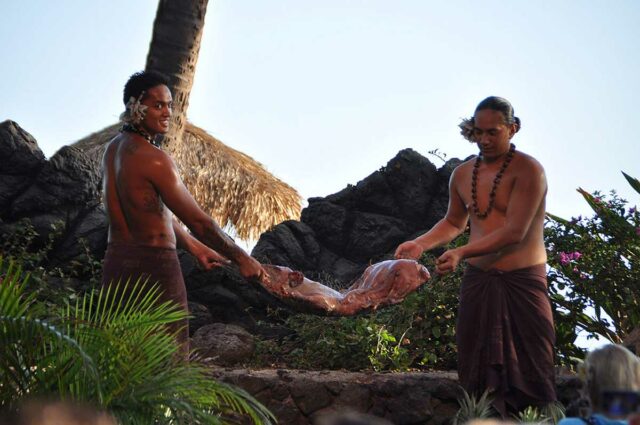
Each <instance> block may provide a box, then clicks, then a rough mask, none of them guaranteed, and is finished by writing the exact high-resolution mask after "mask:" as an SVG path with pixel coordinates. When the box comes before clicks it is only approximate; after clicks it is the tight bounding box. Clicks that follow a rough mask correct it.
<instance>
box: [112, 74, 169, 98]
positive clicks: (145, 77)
mask: <svg viewBox="0 0 640 425" xmlns="http://www.w3.org/2000/svg"><path fill="white" fill-rule="evenodd" d="M159 85H165V86H168V85H169V78H168V77H167V76H166V75H164V74H161V73H159V72H157V71H140V72H136V73H135V74H133V75H132V76H131V77H129V79H128V80H127V83H126V84H125V85H124V93H123V94H124V96H123V98H122V100H123V102H124V104H125V105H126V104H127V102H128V101H129V98H131V97H135V98H137V97H138V96H140V94H141V93H142V92H143V91H147V90H149V89H150V88H152V87H155V86H159Z"/></svg>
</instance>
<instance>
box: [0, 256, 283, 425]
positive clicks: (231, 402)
mask: <svg viewBox="0 0 640 425" xmlns="http://www.w3.org/2000/svg"><path fill="white" fill-rule="evenodd" d="M27 280H28V276H24V275H23V272H22V270H21V269H20V267H19V266H17V265H16V264H15V263H13V262H7V261H4V260H2V259H1V258H0V408H2V409H15V408H19V407H20V405H21V404H22V403H24V402H25V400H26V399H27V398H28V399H32V398H36V399H42V398H50V397H54V398H60V399H64V400H71V401H74V402H82V403H89V404H92V405H93V406H95V408H97V409H101V410H106V411H108V412H110V413H111V414H112V415H113V416H114V417H116V418H117V419H118V421H119V422H120V423H123V424H149V423H157V424H182V423H185V424H187V423H188V424H219V423H231V422H232V420H233V418H235V417H237V415H238V414H241V415H246V416H248V417H249V418H251V420H252V422H253V423H255V424H269V423H272V422H274V418H273V416H272V415H271V414H270V413H269V412H268V411H267V410H266V409H265V408H264V407H263V406H262V405H260V403H258V402H257V401H256V400H255V399H253V398H252V397H251V396H250V395H248V394H247V393H246V392H244V391H242V390H240V389H237V388H233V387H230V386H227V385H225V384H222V383H219V382H216V381H215V380H214V379H212V378H210V377H209V376H207V373H206V369H205V368H204V367H202V366H199V365H197V364H194V363H188V362H186V361H184V360H183V359H182V358H181V356H180V355H179V353H178V351H179V346H178V345H177V343H176V342H175V340H174V338H173V336H172V335H170V334H169V333H168V332H167V330H166V328H165V327H166V325H168V324H170V323H174V322H176V321H180V320H183V319H184V318H185V315H186V313H185V312H184V311H182V310H181V309H180V308H179V307H178V306H176V305H174V304H172V303H168V302H167V303H159V301H158V291H157V289H156V288H153V289H151V290H148V289H145V290H144V291H143V290H141V289H142V285H141V283H140V282H136V283H132V284H131V285H132V286H131V287H130V291H129V293H130V294H131V295H130V297H127V298H124V297H123V296H122V295H118V294H121V293H122V292H118V293H115V292H111V291H109V290H100V291H93V292H89V293H87V294H86V295H84V296H80V297H77V298H76V300H75V302H73V303H67V304H66V305H61V306H58V308H57V309H51V306H45V305H43V304H42V303H40V302H38V301H37V299H36V297H35V294H34V293H28V292H26V291H25V287H26V285H27ZM145 288H148V287H145Z"/></svg>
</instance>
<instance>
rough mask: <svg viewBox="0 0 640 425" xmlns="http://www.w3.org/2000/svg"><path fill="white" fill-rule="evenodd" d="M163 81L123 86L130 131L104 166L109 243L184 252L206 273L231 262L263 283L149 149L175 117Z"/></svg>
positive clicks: (150, 78)
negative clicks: (192, 256)
mask: <svg viewBox="0 0 640 425" xmlns="http://www.w3.org/2000/svg"><path fill="white" fill-rule="evenodd" d="M163 78H164V77H163V76H161V75H159V74H153V73H146V72H142V73H138V74H134V75H133V76H132V77H131V78H130V79H129V81H128V82H127V85H126V86H125V96H124V97H125V99H124V100H125V104H126V107H127V110H126V112H125V114H123V117H124V118H123V119H125V122H126V125H125V127H124V130H123V131H122V132H121V133H120V134H119V135H118V136H116V137H115V138H114V139H113V140H112V141H111V142H110V143H109V145H108V146H107V149H106V151H105V154H104V157H103V163H102V165H103V170H104V177H103V190H104V191H103V196H104V203H105V207H106V210H107V214H108V217H109V242H110V243H127V244H130V245H136V246H146V247H154V248H169V249H175V248H176V247H181V248H184V249H186V250H188V251H189V252H190V253H191V254H193V255H194V256H195V257H196V258H197V259H198V261H199V263H200V264H201V265H202V266H204V267H205V268H211V267H212V266H213V265H215V264H219V263H226V262H229V260H230V261H231V262H235V263H236V264H237V265H238V266H239V269H240V273H241V274H242V275H243V276H244V277H247V278H262V277H265V276H266V272H265V270H264V269H263V268H262V266H261V265H260V263H258V262H257V261H256V260H255V259H254V258H252V257H251V256H249V255H248V254H247V253H245V252H244V251H243V250H242V249H241V248H240V247H238V246H237V245H236V244H235V243H234V242H233V240H232V239H231V238H229V237H228V236H227V235H226V234H225V233H224V232H223V231H222V229H221V228H220V226H219V225H218V224H217V223H216V222H215V221H214V220H213V219H212V218H211V217H209V215H207V214H206V213H205V212H204V211H203V210H202V209H201V208H200V206H199V205H198V204H197V203H196V201H195V200H194V198H193V196H191V194H190V193H189V191H188V190H187V188H186V187H185V185H184V183H183V182H182V179H181V178H180V175H179V172H178V169H177V167H176V165H175V163H174V162H173V160H172V159H171V158H170V157H169V155H167V154H166V153H165V152H163V151H162V150H160V149H158V148H157V147H155V146H154V145H153V144H152V143H151V142H152V140H153V138H155V137H156V136H157V135H160V134H165V133H166V132H167V131H168V129H169V121H170V117H171V115H172V109H171V108H172V103H173V99H172V96H171V91H170V90H169V88H168V87H167V85H166V83H165V82H162V81H165V80H163ZM174 215H175V217H177V218H178V219H179V220H180V221H182V223H184V224H185V225H186V226H187V228H188V229H189V230H191V232H192V233H193V235H195V237H194V236H192V235H191V234H189V232H187V231H186V230H185V229H184V228H183V227H182V225H180V224H179V223H178V222H177V221H176V220H175V219H174ZM221 254H222V255H221Z"/></svg>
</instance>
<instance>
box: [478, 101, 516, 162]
mask: <svg viewBox="0 0 640 425" xmlns="http://www.w3.org/2000/svg"><path fill="white" fill-rule="evenodd" d="M515 130H516V126H515V124H511V125H508V124H505V122H504V117H503V116H502V113H501V112H498V111H494V110H491V109H483V110H480V111H477V112H476V114H475V115H474V127H473V139H474V140H475V142H476V143H477V144H478V148H480V152H481V153H482V156H484V157H485V158H491V157H497V156H500V155H503V154H505V153H506V152H507V151H508V150H509V142H510V140H511V137H513V135H514V134H515Z"/></svg>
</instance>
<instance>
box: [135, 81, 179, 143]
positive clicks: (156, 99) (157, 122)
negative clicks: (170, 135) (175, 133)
mask: <svg viewBox="0 0 640 425" xmlns="http://www.w3.org/2000/svg"><path fill="white" fill-rule="evenodd" d="M142 104H143V105H145V106H147V110H146V114H145V116H144V120H142V122H141V123H140V127H142V128H143V129H144V130H146V131H147V133H149V134H151V135H156V134H165V133H166V132H167V131H169V119H170V118H171V108H173V98H172V97H171V91H169V87H167V86H165V85H164V84H161V85H159V86H155V87H152V88H150V89H149V90H147V92H146V93H145V96H144V99H143V100H142Z"/></svg>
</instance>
